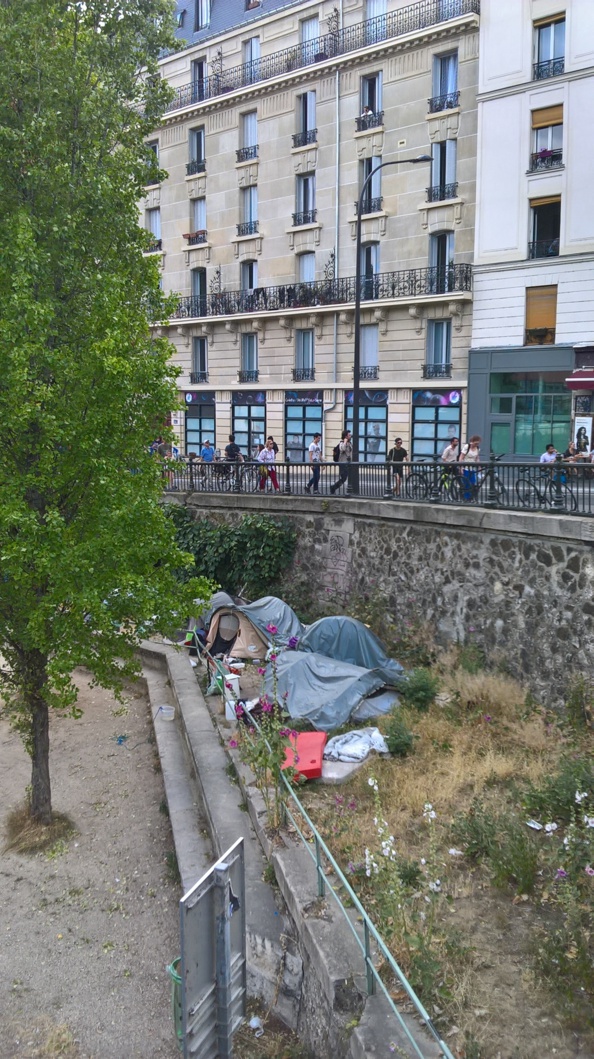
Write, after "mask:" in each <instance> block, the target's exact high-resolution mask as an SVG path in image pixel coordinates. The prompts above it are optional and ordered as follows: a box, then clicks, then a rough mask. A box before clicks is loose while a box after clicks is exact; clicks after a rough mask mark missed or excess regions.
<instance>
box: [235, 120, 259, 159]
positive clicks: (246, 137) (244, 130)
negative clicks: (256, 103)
mask: <svg viewBox="0 0 594 1059" xmlns="http://www.w3.org/2000/svg"><path fill="white" fill-rule="evenodd" d="M257 157H258V114H257V111H255V110H250V111H248V113H247V114H242V115H241V147H240V148H239V150H238V151H237V161H238V162H247V161H249V160H250V159H251V158H257Z"/></svg>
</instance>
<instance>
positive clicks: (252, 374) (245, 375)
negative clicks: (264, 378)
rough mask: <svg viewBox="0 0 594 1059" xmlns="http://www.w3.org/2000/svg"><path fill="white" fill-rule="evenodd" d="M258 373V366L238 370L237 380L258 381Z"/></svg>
mask: <svg viewBox="0 0 594 1059" xmlns="http://www.w3.org/2000/svg"><path fill="white" fill-rule="evenodd" d="M258 374H259V372H258V369H257V368H251V369H250V370H249V371H244V370H243V369H242V370H241V371H238V372H237V381H238V382H257V381H258Z"/></svg>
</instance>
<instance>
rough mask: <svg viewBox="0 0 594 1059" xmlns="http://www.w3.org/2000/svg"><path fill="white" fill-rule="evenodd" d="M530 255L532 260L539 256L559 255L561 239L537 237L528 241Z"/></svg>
mask: <svg viewBox="0 0 594 1059" xmlns="http://www.w3.org/2000/svg"><path fill="white" fill-rule="evenodd" d="M528 257H529V258H530V260H531V261H534V259H535V258H537V257H559V239H558V238H557V239H537V240H536V241H535V242H533V243H528Z"/></svg>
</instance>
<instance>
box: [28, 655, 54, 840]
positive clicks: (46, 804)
mask: <svg viewBox="0 0 594 1059" xmlns="http://www.w3.org/2000/svg"><path fill="white" fill-rule="evenodd" d="M46 662H47V660H46V659H45V658H41V657H39V656H38V657H37V658H36V659H35V663H34V666H33V667H32V668H33V672H34V676H33V680H32V681H31V685H32V686H31V687H30V695H29V702H28V706H29V709H30V713H31V762H32V768H31V816H32V817H33V819H34V820H36V821H37V823H39V824H51V822H52V793H51V785H50V772H49V710H48V706H47V703H46V702H45V701H44V699H43V697H42V694H41V689H42V688H43V686H44V685H45V684H46V682H47V672H46Z"/></svg>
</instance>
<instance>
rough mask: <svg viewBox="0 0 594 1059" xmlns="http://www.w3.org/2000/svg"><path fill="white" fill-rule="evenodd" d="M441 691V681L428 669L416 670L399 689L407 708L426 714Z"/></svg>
mask: <svg viewBox="0 0 594 1059" xmlns="http://www.w3.org/2000/svg"><path fill="white" fill-rule="evenodd" d="M438 690H439V680H438V678H437V677H436V676H434V675H433V673H431V672H430V671H429V670H428V669H414V670H413V671H412V673H410V674H409V677H408V679H407V681H406V683H405V684H402V685H401V687H400V688H399V691H400V694H401V695H402V697H403V698H404V700H405V702H406V705H407V706H412V707H414V709H415V710H419V711H421V712H424V711H425V710H428V709H429V707H430V705H431V703H432V702H433V700H434V698H435V696H436V695H437V692H438Z"/></svg>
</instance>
